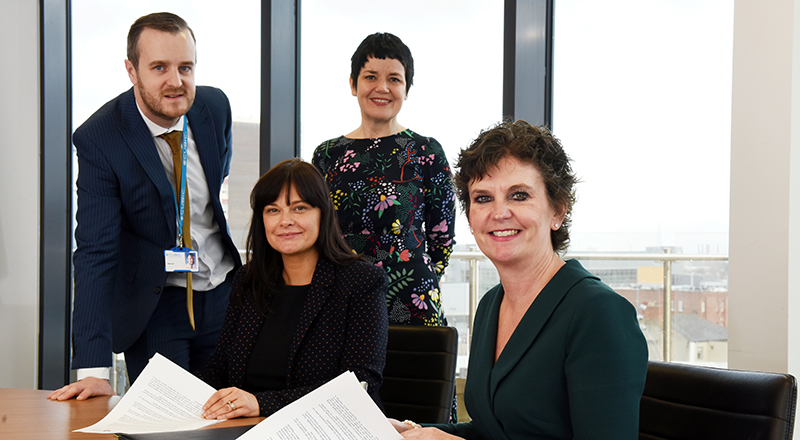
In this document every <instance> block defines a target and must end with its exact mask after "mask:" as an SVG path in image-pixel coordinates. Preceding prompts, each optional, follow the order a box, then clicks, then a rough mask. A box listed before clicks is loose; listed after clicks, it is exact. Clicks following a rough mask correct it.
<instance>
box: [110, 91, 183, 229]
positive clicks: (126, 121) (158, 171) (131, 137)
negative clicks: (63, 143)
mask: <svg viewBox="0 0 800 440" xmlns="http://www.w3.org/2000/svg"><path fill="white" fill-rule="evenodd" d="M120 107H121V116H122V124H121V128H120V130H121V131H122V136H123V138H124V139H125V142H126V143H127V144H128V147H129V148H130V149H131V151H132V152H133V155H134V156H136V159H138V161H139V163H140V164H141V165H142V168H144V171H145V173H147V176H148V177H149V178H150V180H152V181H153V184H155V186H156V188H157V189H158V193H159V196H160V202H161V205H162V211H163V212H164V220H165V221H166V222H167V225H168V227H169V229H170V232H171V234H173V235H175V236H177V234H176V230H177V225H176V222H175V218H176V211H175V195H174V194H173V192H172V185H170V183H169V179H167V173H166V172H165V171H164V165H163V164H162V163H161V158H159V156H158V151H157V150H156V144H155V142H154V141H153V137H152V136H151V135H150V130H149V129H148V128H147V124H145V122H144V120H143V119H142V115H141V114H140V113H139V109H138V108H137V107H136V98H135V96H134V94H133V88H131V89H130V90H129V91H128V92H126V93H125V94H124V95H123V97H122V100H121V104H120Z"/></svg>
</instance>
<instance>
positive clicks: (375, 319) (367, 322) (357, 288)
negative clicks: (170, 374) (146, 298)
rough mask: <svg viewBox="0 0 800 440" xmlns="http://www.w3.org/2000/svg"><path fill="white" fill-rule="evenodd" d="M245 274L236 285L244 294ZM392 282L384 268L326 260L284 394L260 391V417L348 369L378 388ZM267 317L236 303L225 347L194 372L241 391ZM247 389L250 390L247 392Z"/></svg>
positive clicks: (222, 340)
mask: <svg viewBox="0 0 800 440" xmlns="http://www.w3.org/2000/svg"><path fill="white" fill-rule="evenodd" d="M244 273H245V268H242V269H240V270H239V272H238V273H237V274H236V277H235V278H234V281H233V287H232V295H231V297H232V298H233V297H234V294H235V293H239V291H238V290H237V289H242V288H243V286H242V282H243V281H244ZM386 288H387V278H386V273H385V272H384V270H383V269H381V268H379V267H376V266H373V265H371V264H368V263H365V262H362V261H358V262H355V263H353V264H352V265H350V266H344V267H343V266H338V265H335V264H333V263H331V262H330V261H328V260H326V259H324V258H323V257H320V259H319V261H318V262H317V268H316V269H315V271H314V277H313V279H312V280H311V288H310V290H309V292H308V296H307V298H306V303H305V305H304V306H303V311H302V312H301V315H300V320H299V323H298V326H297V329H296V331H295V333H294V337H293V339H292V343H291V347H290V349H289V359H287V362H288V363H289V369H288V372H289V374H288V376H287V378H286V389H284V390H279V391H265V392H258V393H254V395H255V396H256V399H257V400H258V406H259V411H260V415H261V416H264V417H266V416H269V415H271V414H272V413H274V412H275V411H277V410H279V409H281V408H283V407H284V406H286V405H288V404H289V403H291V402H293V401H295V400H297V399H299V398H300V397H302V396H304V395H305V394H307V393H308V392H310V391H312V390H314V389H315V388H317V387H319V386H320V385H322V384H324V383H325V382H327V381H329V380H331V379H333V378H334V377H336V376H338V375H339V374H341V373H343V372H345V371H348V370H350V371H352V372H354V373H355V374H356V376H357V377H358V380H360V381H366V382H367V383H368V384H369V387H368V390H369V394H370V396H372V398H373V399H374V400H375V401H376V402H377V403H378V405H379V406H382V405H381V404H380V398H379V397H378V390H379V388H380V386H381V383H382V382H383V367H384V364H385V363H386V340H387V325H388V317H387V314H386ZM263 322H264V316H263V315H262V314H261V313H260V312H259V311H258V309H257V308H256V305H255V301H254V300H253V297H252V295H248V294H245V295H243V305H242V306H239V305H237V303H236V302H235V301H230V302H229V304H228V311H227V313H226V315H225V323H224V324H223V325H222V332H221V333H220V337H219V341H218V342H217V347H216V350H215V352H214V355H213V356H212V357H211V362H210V363H209V366H208V368H207V369H206V370H203V371H201V372H198V373H196V374H197V376H198V377H200V378H201V379H202V380H203V381H205V382H206V383H208V384H209V385H211V386H212V387H214V388H217V389H220V388H227V387H238V388H242V389H244V388H243V385H244V380H245V372H246V371H247V362H248V359H249V358H250V353H251V351H252V350H253V346H254V345H255V342H256V340H257V338H258V333H259V331H260V329H261V325H262V323H263ZM245 391H247V390H245Z"/></svg>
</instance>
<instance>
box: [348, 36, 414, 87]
mask: <svg viewBox="0 0 800 440" xmlns="http://www.w3.org/2000/svg"><path fill="white" fill-rule="evenodd" d="M370 57H372V58H377V59H379V60H385V59H387V58H389V59H393V60H397V61H400V64H402V65H403V67H404V68H405V69H406V72H405V76H406V94H408V90H409V89H411V84H413V83H414V57H412V56H411V50H410V49H409V48H408V46H406V45H405V44H404V43H403V41H402V40H400V38H398V37H397V36H395V35H392V34H390V33H388V32H376V33H374V34H372V35H368V36H367V38H364V41H362V42H361V44H359V45H358V49H356V51H355V53H353V56H352V57H351V58H350V78H351V79H352V80H353V87H355V88H356V89H358V74H359V73H361V69H362V68H363V67H364V65H365V64H367V58H370Z"/></svg>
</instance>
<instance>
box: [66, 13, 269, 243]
mask: <svg viewBox="0 0 800 440" xmlns="http://www.w3.org/2000/svg"><path fill="white" fill-rule="evenodd" d="M71 5H72V97H73V100H72V103H73V129H74V128H77V127H78V126H80V125H81V124H82V123H83V122H84V121H85V120H86V119H87V118H88V117H89V116H91V114H92V113H94V112H95V111H96V110H97V109H98V108H100V106H102V105H103V104H104V103H106V102H107V101H109V100H111V99H112V98H114V97H116V96H117V95H119V94H120V93H122V92H124V91H125V90H128V89H129V88H130V87H131V83H130V80H129V79H128V75H127V73H126V71H125V64H124V60H125V59H126V38H127V35H128V29H129V28H130V26H131V24H133V22H134V21H135V20H136V19H137V18H139V17H141V16H143V15H146V14H149V13H152V12H159V11H169V12H173V13H175V14H178V15H179V16H181V17H182V18H183V19H185V20H186V21H187V22H188V23H189V26H190V27H191V28H192V30H193V31H194V34H195V37H196V39H197V68H196V83H197V85H210V86H214V87H218V88H220V89H222V90H223V91H224V92H225V93H226V94H227V95H228V98H229V99H230V102H231V108H232V111H233V121H234V126H233V150H234V153H233V162H232V163H231V172H230V176H229V177H228V179H227V182H226V183H225V184H224V185H223V189H222V194H221V197H222V202H223V208H224V209H225V210H226V213H227V216H228V223H229V226H230V231H231V236H232V237H233V240H234V242H235V243H236V245H237V246H238V247H239V248H240V249H243V248H244V242H245V239H246V236H247V227H248V225H249V222H250V203H249V195H250V190H251V189H252V188H253V185H254V184H255V181H256V180H257V179H258V177H259V171H258V127H259V117H260V103H261V92H260V85H261V69H260V65H261V62H260V54H261V49H260V48H261V3H260V2H258V1H256V0H246V1H237V2H233V3H226V4H225V5H224V7H222V6H220V3H219V2H216V1H213V0H139V1H136V2H109V1H102V0H73V1H72V2H71ZM74 170H75V173H77V172H78V170H77V165H76V166H75V167H74ZM73 206H76V204H73Z"/></svg>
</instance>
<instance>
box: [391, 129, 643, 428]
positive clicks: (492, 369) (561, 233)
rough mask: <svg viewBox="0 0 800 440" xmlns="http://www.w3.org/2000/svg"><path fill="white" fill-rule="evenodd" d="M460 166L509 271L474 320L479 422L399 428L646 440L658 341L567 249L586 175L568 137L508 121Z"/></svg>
mask: <svg viewBox="0 0 800 440" xmlns="http://www.w3.org/2000/svg"><path fill="white" fill-rule="evenodd" d="M458 167H459V171H458V173H457V174H456V178H455V181H456V188H457V192H458V197H459V200H460V201H461V203H462V206H463V207H464V210H465V211H466V214H467V217H468V219H469V223H470V227H471V228H472V230H473V234H474V236H475V241H476V242H477V244H478V246H479V247H480V249H481V251H482V252H483V253H484V254H485V255H486V256H487V257H488V258H489V260H491V261H492V263H494V265H495V267H496V268H497V272H498V273H499V275H500V284H499V285H498V286H496V287H494V288H493V289H492V290H490V291H489V292H487V293H486V295H485V296H484V297H483V299H482V300H481V302H480V305H479V306H478V310H477V313H476V315H475V322H474V325H473V335H472V348H471V351H470V356H469V370H468V371H469V375H468V376H467V383H466V388H465V391H464V400H465V405H466V409H467V412H468V413H469V415H470V417H471V418H472V421H470V422H467V423H458V424H448V425H434V426H431V427H426V428H420V429H413V428H417V427H418V425H416V424H414V423H413V422H410V421H406V422H398V421H396V420H392V423H393V424H394V426H395V428H397V430H398V431H399V432H401V433H402V434H403V436H404V437H406V438H419V439H453V438H464V439H487V440H488V439H498V440H500V439H502V440H506V439H509V440H523V439H524V440H545V439H547V440H552V439H565V440H566V439H573V440H635V439H637V438H638V426H639V400H640V399H641V396H642V390H643V389H644V381H645V375H646V373H647V345H646V343H645V338H644V336H643V335H642V332H641V329H640V327H639V324H638V321H637V316H636V310H635V308H634V307H633V305H632V304H631V303H630V302H628V301H627V300H626V299H625V298H623V297H622V296H620V295H618V294H617V293H616V292H614V291H613V290H611V288H609V287H608V286H606V285H605V284H603V283H602V282H601V281H600V279H599V278H597V277H595V276H594V275H592V274H590V273H589V272H587V271H586V270H585V269H584V268H583V267H582V266H581V264H580V263H578V261H576V260H569V261H566V262H565V261H564V260H562V259H561V258H560V256H559V255H561V254H562V253H563V252H564V251H565V250H566V248H567V244H568V242H569V226H570V218H571V217H570V214H571V211H572V205H573V202H574V200H575V192H574V188H573V186H574V184H575V181H576V179H575V175H574V174H573V172H572V169H571V166H570V161H569V158H568V157H567V155H566V153H565V152H564V150H563V149H562V147H561V144H560V142H559V141H558V140H557V139H556V138H555V137H553V135H552V134H551V133H550V132H549V131H548V130H547V129H545V128H540V127H534V126H531V125H530V124H528V123H527V122H524V121H517V122H513V123H512V122H506V123H502V124H500V125H498V126H496V127H494V128H492V129H490V130H486V131H483V132H482V133H481V134H480V136H478V138H477V139H476V140H475V141H474V142H473V143H472V145H471V146H470V147H469V148H468V149H466V150H464V151H462V152H461V155H460V157H459V162H458Z"/></svg>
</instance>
